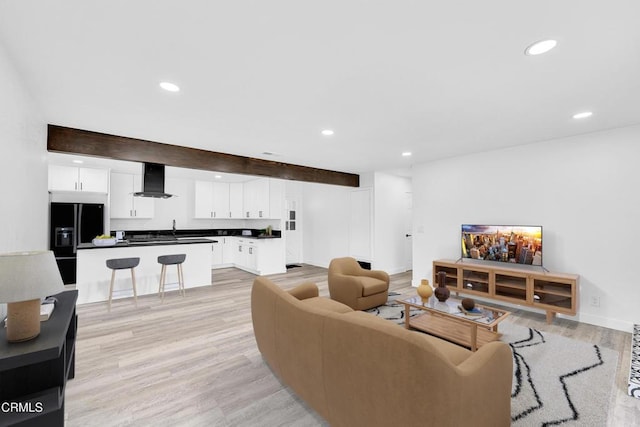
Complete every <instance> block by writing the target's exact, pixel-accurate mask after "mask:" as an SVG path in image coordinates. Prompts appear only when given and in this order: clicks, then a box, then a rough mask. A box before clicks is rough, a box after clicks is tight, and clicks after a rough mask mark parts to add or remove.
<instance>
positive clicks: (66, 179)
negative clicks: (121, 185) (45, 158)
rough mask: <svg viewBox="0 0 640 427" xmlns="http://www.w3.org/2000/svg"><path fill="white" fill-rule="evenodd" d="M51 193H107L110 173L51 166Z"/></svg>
mask: <svg viewBox="0 0 640 427" xmlns="http://www.w3.org/2000/svg"><path fill="white" fill-rule="evenodd" d="M49 191H83V192H93V193H107V192H108V191H109V171H108V170H107V169H94V168H77V167H73V166H59V165H49Z"/></svg>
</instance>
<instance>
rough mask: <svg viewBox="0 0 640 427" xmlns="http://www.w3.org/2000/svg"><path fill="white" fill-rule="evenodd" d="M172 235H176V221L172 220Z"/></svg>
mask: <svg viewBox="0 0 640 427" xmlns="http://www.w3.org/2000/svg"><path fill="white" fill-rule="evenodd" d="M173 235H174V236H175V235H176V220H175V219H174V220H173Z"/></svg>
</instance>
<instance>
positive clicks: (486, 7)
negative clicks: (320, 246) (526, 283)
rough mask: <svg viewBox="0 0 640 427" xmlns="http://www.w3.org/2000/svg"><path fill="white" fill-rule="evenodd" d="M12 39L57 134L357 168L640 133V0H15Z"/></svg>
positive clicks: (8, 32)
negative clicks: (535, 46) (167, 84)
mask: <svg viewBox="0 0 640 427" xmlns="http://www.w3.org/2000/svg"><path fill="white" fill-rule="evenodd" d="M546 38H554V39H556V40H558V47H556V49H554V50H552V51H551V52H549V53H548V54H545V55H540V56H525V55H524V54H523V51H524V49H525V47H526V46H527V45H529V44H530V43H532V42H534V41H537V40H541V39H546ZM0 43H1V44H2V45H3V46H4V48H5V49H6V51H7V53H8V55H9V57H10V58H11V60H12V62H13V63H14V65H15V67H16V69H17V70H18V72H19V73H20V74H21V75H22V76H23V78H24V81H25V83H26V85H27V87H28V88H29V89H30V90H31V92H32V94H33V96H34V98H35V99H36V100H37V102H38V103H39V105H40V106H41V108H42V110H43V113H44V116H45V119H46V121H47V122H48V123H52V124H58V125H62V126H70V127H76V128H81V129H88V130H93V131H98V132H106V133H112V134H116V135H123V136H129V137H134V138H143V139H148V140H153V141H158V142H165V143H171V144H177V145H184V146H190V147H197V148H202V149H207V150H212V151H221V152H226V153H232V154H239V155H243V156H251V157H257V158H268V159H271V160H277V161H282V162H287V163H295V164H301V165H307V166H313V167H320V168H325V169H333V170H339V171H345V172H354V173H363V172H370V171H374V170H387V169H397V168H405V167H409V166H410V165H411V164H417V163H423V162H427V161H430V160H434V159H438V158H444V157H450V156H457V155H461V154H464V153H469V152H477V151H485V150H491V149H496V148H500V147H506V146H512V145H519V144H527V143H531V142H535V141H542V140H548V139H553V138H558V137H564V136H570V135H576V134H582V133H588V132H594V131H598V130H604V129H610V128H614V127H622V126H629V125H633V124H638V123H640V102H638V101H639V100H640V78H639V77H638V76H640V1H638V0H611V1H607V2H604V1H601V0H563V1H557V0H554V1H547V0H543V1H537V2H519V1H513V0H498V1H496V0H488V1H482V2H479V1H471V0H467V1H448V2H429V1H407V0H396V1H363V0H360V1H355V0H340V1H336V0H323V1H316V2H307V1H294V0H290V1H283V0H271V1H256V0H248V1H235V2H234V1H228V2H222V1H211V0H186V1H185V0H183V1H168V0H136V1H125V0H110V1H105V2H95V1H91V2H89V1H86V0H61V1H50V0H21V1H16V0H0ZM162 80H169V81H172V82H174V83H176V84H178V85H179V86H180V87H181V88H182V90H181V92H179V93H177V94H172V93H168V92H165V91H163V90H161V89H160V88H159V87H158V83H159V82H160V81H162ZM584 110H591V111H593V112H594V115H593V116H592V117H591V118H589V119H586V120H582V121H577V120H574V119H572V118H571V116H572V115H573V114H574V113H577V112H580V111H584ZM325 128H330V129H333V130H334V131H335V135H333V136H331V137H325V136H322V135H321V134H320V131H321V130H322V129H325ZM265 151H268V152H273V153H276V155H275V156H271V157H269V156H266V155H264V154H262V153H263V152H265ZM402 151H411V152H413V156H412V157H410V158H405V157H402V156H401V152H402Z"/></svg>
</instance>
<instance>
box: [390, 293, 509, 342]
mask: <svg viewBox="0 0 640 427" xmlns="http://www.w3.org/2000/svg"><path fill="white" fill-rule="evenodd" d="M397 302H399V303H401V304H404V306H405V328H407V329H411V328H413V329H417V330H420V331H423V332H426V333H428V334H431V335H435V336H437V337H440V338H443V339H445V340H447V341H451V342H454V343H456V344H459V345H462V346H465V347H469V348H470V349H471V351H476V350H477V349H478V348H480V347H481V346H483V345H484V344H486V343H488V342H491V341H496V340H498V339H499V338H500V336H501V334H500V333H499V332H498V324H499V323H500V322H501V321H502V320H504V319H505V318H506V317H507V316H508V315H509V314H511V313H510V312H509V311H506V310H502V309H497V308H493V307H487V306H484V305H479V304H476V307H478V308H479V309H481V310H482V311H483V315H482V316H469V315H466V314H464V313H463V312H462V311H461V310H460V309H459V308H458V307H459V305H460V304H461V300H459V299H457V298H449V299H448V300H447V301H446V302H439V301H438V300H437V299H436V298H435V297H431V298H430V299H429V300H428V301H427V302H426V303H422V300H421V299H420V297H418V296H407V297H403V298H400V299H398V300H397ZM412 307H413V308H417V309H419V310H423V311H425V313H424V314H421V315H419V316H414V317H410V316H409V313H410V310H411V308H412Z"/></svg>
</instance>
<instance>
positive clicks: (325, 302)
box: [300, 297, 353, 313]
mask: <svg viewBox="0 0 640 427" xmlns="http://www.w3.org/2000/svg"><path fill="white" fill-rule="evenodd" d="M300 302H301V303H302V304H304V305H311V306H313V307H316V308H319V309H321V310H326V311H331V312H334V313H348V312H350V311H353V309H352V308H351V307H349V306H348V305H346V304H342V303H341V302H338V301H334V300H332V299H329V298H324V297H314V298H307V299H304V300H301V301H300Z"/></svg>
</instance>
